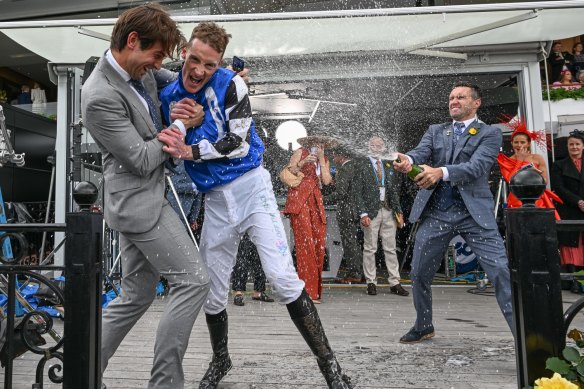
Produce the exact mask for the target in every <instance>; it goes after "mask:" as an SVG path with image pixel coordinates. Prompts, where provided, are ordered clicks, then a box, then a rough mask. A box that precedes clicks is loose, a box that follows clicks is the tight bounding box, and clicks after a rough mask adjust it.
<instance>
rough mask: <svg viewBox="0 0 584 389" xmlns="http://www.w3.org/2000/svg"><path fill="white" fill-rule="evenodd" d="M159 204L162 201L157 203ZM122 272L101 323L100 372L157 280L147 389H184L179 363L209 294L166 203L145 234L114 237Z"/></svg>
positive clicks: (193, 250) (191, 247)
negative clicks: (164, 291)
mask: <svg viewBox="0 0 584 389" xmlns="http://www.w3.org/2000/svg"><path fill="white" fill-rule="evenodd" d="M161 200H162V199H161ZM120 246H121V251H122V256H121V266H122V273H123V276H124V277H123V280H122V291H121V295H120V296H119V297H118V298H116V299H115V300H114V301H112V303H111V304H110V305H109V306H108V307H107V309H106V310H105V311H104V314H103V321H102V334H103V336H102V345H101V352H102V354H101V368H102V372H103V371H104V370H105V369H106V367H107V362H108V360H109V359H110V358H111V357H112V355H113V354H114V353H115V351H116V349H117V348H118V346H119V345H120V343H121V342H122V340H123V339H124V337H125V336H126V334H127V333H128V332H129V331H130V330H131V329H132V327H133V326H134V324H136V322H137V321H138V320H139V319H140V317H142V315H143V314H144V312H146V310H147V309H148V307H149V306H150V304H151V303H152V301H153V300H154V298H155V297H156V291H155V289H156V284H157V283H158V281H159V278H160V275H163V276H165V277H166V279H167V280H168V284H169V288H170V290H169V294H168V297H167V299H166V306H165V308H164V312H163V313H162V317H161V319H160V323H159V324H158V329H157V332H156V341H155V344H154V361H153V366H152V372H151V378H150V382H149V384H148V388H152V389H154V388H156V389H166V388H168V389H171V388H172V389H181V388H183V387H184V373H183V368H182V361H183V357H184V354H185V352H186V349H187V345H188V341H189V336H190V334H191V330H192V327H193V324H194V322H195V319H196V317H197V315H198V313H199V311H200V309H201V307H202V306H203V303H204V301H205V298H206V297H207V293H208V291H209V286H208V285H209V277H208V275H207V270H206V268H205V266H204V264H203V261H202V260H201V256H200V254H199V252H198V251H197V249H196V248H195V245H194V244H193V241H192V240H191V239H190V238H189V236H188V234H187V233H186V230H185V226H184V224H182V223H181V222H180V220H179V218H178V216H177V214H176V213H175V212H174V210H173V209H172V208H171V207H170V205H169V204H168V203H166V204H165V205H164V206H163V207H162V212H161V214H160V219H159V220H158V222H157V223H156V224H155V225H154V227H153V228H152V229H151V230H150V231H146V232H143V233H120Z"/></svg>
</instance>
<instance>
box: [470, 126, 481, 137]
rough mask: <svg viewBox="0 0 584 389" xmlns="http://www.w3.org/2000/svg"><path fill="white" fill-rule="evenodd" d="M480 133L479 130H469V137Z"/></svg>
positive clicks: (472, 128)
mask: <svg viewBox="0 0 584 389" xmlns="http://www.w3.org/2000/svg"><path fill="white" fill-rule="evenodd" d="M478 132H479V130H478V128H474V127H471V128H469V129H468V134H469V135H473V136H474V135H476V134H478Z"/></svg>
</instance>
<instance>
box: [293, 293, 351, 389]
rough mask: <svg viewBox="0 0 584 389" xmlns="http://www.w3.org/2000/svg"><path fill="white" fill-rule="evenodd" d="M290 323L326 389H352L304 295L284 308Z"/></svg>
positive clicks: (306, 296) (315, 312)
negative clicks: (321, 376)
mask: <svg viewBox="0 0 584 389" xmlns="http://www.w3.org/2000/svg"><path fill="white" fill-rule="evenodd" d="M286 307H287V308H288V312H289V313H290V317H291V318H292V321H293V322H294V324H295V325H296V328H298V331H300V333H301V334H302V337H303V338H304V340H305V341H306V343H307V344H308V347H310V349H311V350H312V352H313V353H314V355H315V356H316V361H317V363H318V367H319V368H320V371H321V373H322V375H323V376H324V378H325V380H326V383H327V384H328V387H329V388H331V389H352V388H353V386H352V385H351V380H350V379H349V377H347V376H346V375H345V374H343V372H342V370H341V366H340V365H339V363H338V362H337V359H336V358H335V355H334V353H333V350H332V349H331V346H330V345H329V342H328V340H327V338H326V334H325V333H324V328H323V327H322V324H321V322H320V318H319V317H318V312H317V311H316V307H315V306H314V303H313V302H312V300H311V299H310V297H309V296H308V293H306V290H303V291H302V294H301V295H300V297H298V299H297V300H296V301H293V302H291V303H290V304H288V305H287V306H286Z"/></svg>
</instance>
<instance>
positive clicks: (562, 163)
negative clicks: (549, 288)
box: [551, 130, 584, 292]
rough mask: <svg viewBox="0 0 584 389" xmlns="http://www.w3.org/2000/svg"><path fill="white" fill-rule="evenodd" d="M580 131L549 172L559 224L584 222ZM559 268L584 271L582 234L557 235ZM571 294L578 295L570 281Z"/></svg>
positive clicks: (583, 144)
mask: <svg viewBox="0 0 584 389" xmlns="http://www.w3.org/2000/svg"><path fill="white" fill-rule="evenodd" d="M582 150H584V131H579V130H574V131H572V132H571V133H570V136H568V157H567V158H564V159H562V160H559V161H556V162H555V163H554V165H553V167H552V169H551V179H552V189H553V190H554V191H555V192H556V194H557V195H558V196H560V198H561V199H562V201H563V202H564V203H563V204H558V205H557V210H558V212H559V214H560V217H561V218H562V220H583V219H584V171H583V170H582ZM558 241H559V244H560V256H561V261H562V265H565V266H566V270H567V271H568V272H570V273H572V272H574V271H577V270H581V269H583V268H584V244H583V243H582V232H580V231H574V232H572V231H568V232H567V231H563V232H562V233H561V234H558ZM572 291H573V292H580V291H581V286H580V283H578V282H577V281H574V284H573V285H572Z"/></svg>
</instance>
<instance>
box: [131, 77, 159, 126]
mask: <svg viewBox="0 0 584 389" xmlns="http://www.w3.org/2000/svg"><path fill="white" fill-rule="evenodd" d="M130 84H131V85H132V86H133V87H134V89H136V92H138V94H139V95H140V96H142V98H143V99H144V100H146V104H148V112H149V113H150V117H151V118H152V122H154V127H156V131H158V132H160V131H162V128H163V127H162V121H161V120H160V115H158V108H157V107H156V105H155V104H154V100H152V97H150V95H149V94H148V92H146V88H144V84H142V81H140V80H132V79H131V80H130Z"/></svg>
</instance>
